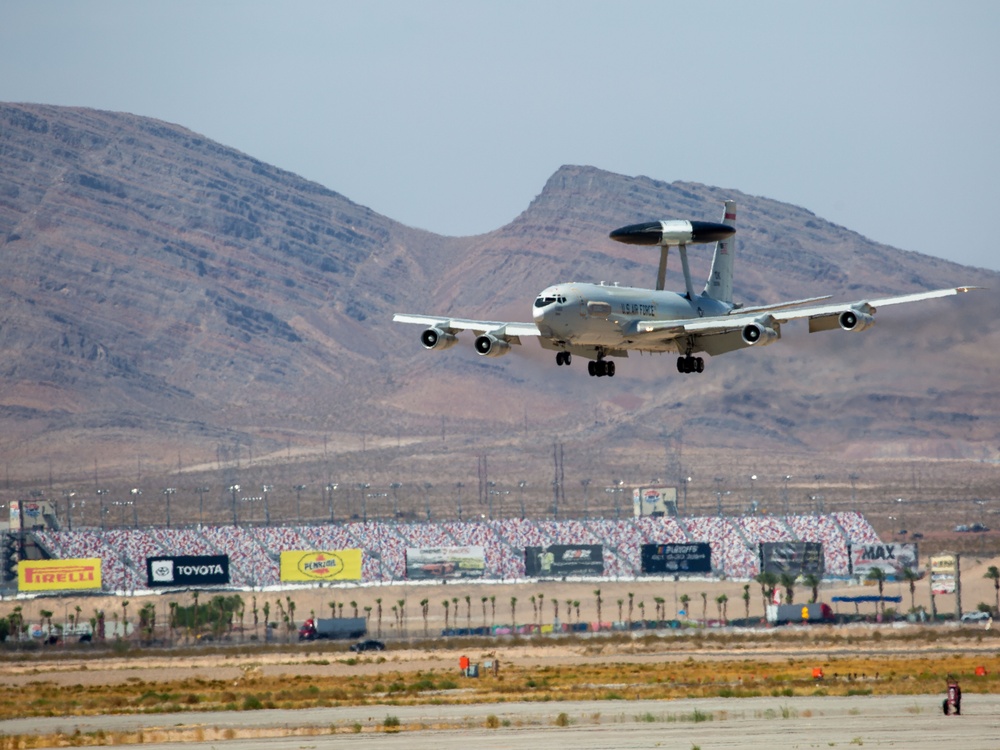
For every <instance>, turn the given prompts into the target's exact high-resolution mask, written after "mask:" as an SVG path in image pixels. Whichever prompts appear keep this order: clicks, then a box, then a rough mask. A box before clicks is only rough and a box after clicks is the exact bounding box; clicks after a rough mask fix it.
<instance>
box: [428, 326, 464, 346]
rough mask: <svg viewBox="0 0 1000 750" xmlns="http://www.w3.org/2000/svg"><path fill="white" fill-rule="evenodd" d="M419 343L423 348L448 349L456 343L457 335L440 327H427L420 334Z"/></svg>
mask: <svg viewBox="0 0 1000 750" xmlns="http://www.w3.org/2000/svg"><path fill="white" fill-rule="evenodd" d="M420 343H421V344H423V345H424V348H425V349H448V348H450V347H453V346H454V345H455V344H457V343H458V336H456V335H455V334H453V333H448V332H447V331H442V330H441V329H440V328H428V329H427V330H426V331H424V332H423V333H421V334H420Z"/></svg>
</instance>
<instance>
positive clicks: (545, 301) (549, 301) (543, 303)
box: [535, 297, 558, 307]
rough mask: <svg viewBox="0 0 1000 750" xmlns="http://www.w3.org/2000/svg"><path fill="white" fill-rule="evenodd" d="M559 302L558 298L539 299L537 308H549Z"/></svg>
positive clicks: (536, 301) (536, 302) (536, 304)
mask: <svg viewBox="0 0 1000 750" xmlns="http://www.w3.org/2000/svg"><path fill="white" fill-rule="evenodd" d="M557 300H558V298H557V297H539V298H538V299H536V300H535V307H548V306H549V305H551V304H552V303H553V302H556V301H557Z"/></svg>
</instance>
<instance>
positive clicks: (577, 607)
mask: <svg viewBox="0 0 1000 750" xmlns="http://www.w3.org/2000/svg"><path fill="white" fill-rule="evenodd" d="M573 608H574V609H576V621H577V622H580V600H579V599H574V600H573Z"/></svg>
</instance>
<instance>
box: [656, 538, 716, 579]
mask: <svg viewBox="0 0 1000 750" xmlns="http://www.w3.org/2000/svg"><path fill="white" fill-rule="evenodd" d="M641 553H642V572H643V573H661V574H662V573H666V574H673V575H688V574H695V575H697V574H702V573H704V574H708V573H711V572H712V546H711V545H710V544H709V543H708V542H693V543H691V544H644V545H642V549H641Z"/></svg>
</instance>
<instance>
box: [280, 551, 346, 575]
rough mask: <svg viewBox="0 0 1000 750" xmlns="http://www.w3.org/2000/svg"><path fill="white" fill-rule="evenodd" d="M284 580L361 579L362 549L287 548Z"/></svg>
mask: <svg viewBox="0 0 1000 750" xmlns="http://www.w3.org/2000/svg"><path fill="white" fill-rule="evenodd" d="M281 580H282V581H300V582H301V581H360V580H361V550H360V549H335V550H322V551H319V550H285V551H284V552H282V553H281Z"/></svg>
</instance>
